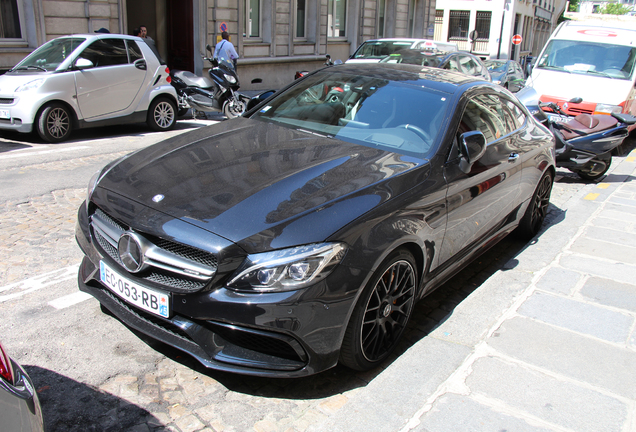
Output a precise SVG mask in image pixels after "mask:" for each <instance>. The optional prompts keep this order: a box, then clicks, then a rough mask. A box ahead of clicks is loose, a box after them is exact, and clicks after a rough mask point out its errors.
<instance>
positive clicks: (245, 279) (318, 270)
mask: <svg viewBox="0 0 636 432" xmlns="http://www.w3.org/2000/svg"><path fill="white" fill-rule="evenodd" d="M346 250H347V248H346V246H345V245H344V244H342V243H319V244H311V245H307V246H298V247H293V248H289V249H282V250H277V251H272V252H265V253H260V254H253V255H249V256H248V257H247V258H246V259H245V262H244V263H243V264H242V265H241V267H240V268H239V269H238V270H237V271H236V273H235V274H234V276H233V277H232V279H231V280H230V282H229V283H228V284H227V286H228V288H231V289H236V290H239V291H243V290H249V291H259V292H279V291H291V290H296V289H300V288H304V287H307V286H309V285H311V284H313V283H315V282H317V281H319V280H321V279H324V278H325V277H326V276H327V275H329V273H331V271H332V270H333V269H334V268H335V266H336V265H337V264H338V263H340V261H342V258H343V257H344V255H345V252H346Z"/></svg>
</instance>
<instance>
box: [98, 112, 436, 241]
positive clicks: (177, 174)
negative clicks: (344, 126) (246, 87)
mask: <svg viewBox="0 0 636 432" xmlns="http://www.w3.org/2000/svg"><path fill="white" fill-rule="evenodd" d="M428 172H429V163H428V161H427V160H425V159H418V158H414V157H412V156H404V155H400V154H396V153H390V152H386V151H382V150H378V149H374V148H370V147H365V146H360V145H355V144H350V143H346V142H343V141H339V140H336V139H331V138H326V137H320V136H316V135H314V134H310V133H307V132H301V131H296V130H293V129H289V128H284V127H280V126H276V125H273V124H268V123H265V122H261V121H256V120H251V119H247V118H237V119H234V120H231V121H225V122H222V123H220V124H218V125H214V126H210V127H205V128H200V129H197V130H196V131H193V132H190V133H187V134H182V135H179V136H177V137H173V138H171V139H169V140H166V141H164V142H162V143H159V144H156V145H154V146H151V147H148V148H146V149H143V150H140V151H138V152H136V153H133V154H132V155H130V156H128V157H126V158H124V159H123V160H122V161H120V162H119V163H117V164H115V165H114V166H113V167H112V168H110V170H108V171H107V173H106V174H104V175H103V176H102V178H101V179H100V181H99V185H98V187H99V188H104V189H107V190H110V191H113V192H116V193H117V194H120V195H123V196H125V197H127V198H128V199H131V200H133V201H136V202H139V203H141V204H143V205H145V206H148V207H151V208H153V209H155V210H157V211H159V212H162V213H165V214H168V215H170V216H172V217H174V218H179V219H181V220H184V221H186V222H189V223H191V224H194V225H196V226H198V227H200V228H202V229H205V230H207V231H209V232H212V233H214V234H217V235H219V236H221V237H224V238H226V239H228V240H230V241H233V242H236V243H238V244H239V245H241V247H243V248H244V249H245V250H246V251H247V252H251V251H261V250H267V249H276V248H282V247H287V246H291V245H297V244H307V243H313V242H320V241H324V240H326V239H327V238H328V237H329V236H330V235H331V234H333V233H334V232H336V231H337V230H339V229H341V228H342V227H344V226H346V225H347V224H348V223H350V222H352V221H354V220H355V219H356V218H358V217H360V216H361V215H363V214H365V213H367V212H369V211H371V210H372V209H374V208H376V207H378V206H380V205H382V204H383V203H384V202H386V201H387V200H389V199H391V198H393V197H395V196H397V195H400V194H401V193H403V192H404V191H406V190H408V189H410V188H412V187H413V186H414V185H416V184H418V182H421V181H423V180H424V179H425V178H426V176H428Z"/></svg>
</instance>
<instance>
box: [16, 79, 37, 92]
mask: <svg viewBox="0 0 636 432" xmlns="http://www.w3.org/2000/svg"><path fill="white" fill-rule="evenodd" d="M42 84H44V78H39V79H36V80H33V81H29V82H28V83H26V84H22V85H21V86H20V87H18V88H17V89H15V92H16V93H19V92H25V91H31V90H37V89H38V88H40V87H41V86H42Z"/></svg>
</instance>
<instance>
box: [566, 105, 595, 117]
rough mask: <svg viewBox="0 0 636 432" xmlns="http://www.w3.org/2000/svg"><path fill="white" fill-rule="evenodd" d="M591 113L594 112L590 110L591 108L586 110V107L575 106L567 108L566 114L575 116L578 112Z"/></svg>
mask: <svg viewBox="0 0 636 432" xmlns="http://www.w3.org/2000/svg"><path fill="white" fill-rule="evenodd" d="M593 113H594V111H592V110H586V109H582V108H575V107H570V108H568V114H569V115H571V116H577V115H579V114H590V115H592V114H593Z"/></svg>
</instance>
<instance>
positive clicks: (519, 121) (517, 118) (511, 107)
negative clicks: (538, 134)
mask: <svg viewBox="0 0 636 432" xmlns="http://www.w3.org/2000/svg"><path fill="white" fill-rule="evenodd" d="M505 104H506V107H507V108H508V111H509V112H510V115H511V116H512V118H513V121H514V123H515V129H517V128H520V127H521V126H522V125H523V124H524V123H525V122H526V115H525V114H524V113H523V111H522V110H521V108H519V107H518V106H517V105H516V104H515V103H514V102H512V101H509V100H507V101H506V103H505Z"/></svg>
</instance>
